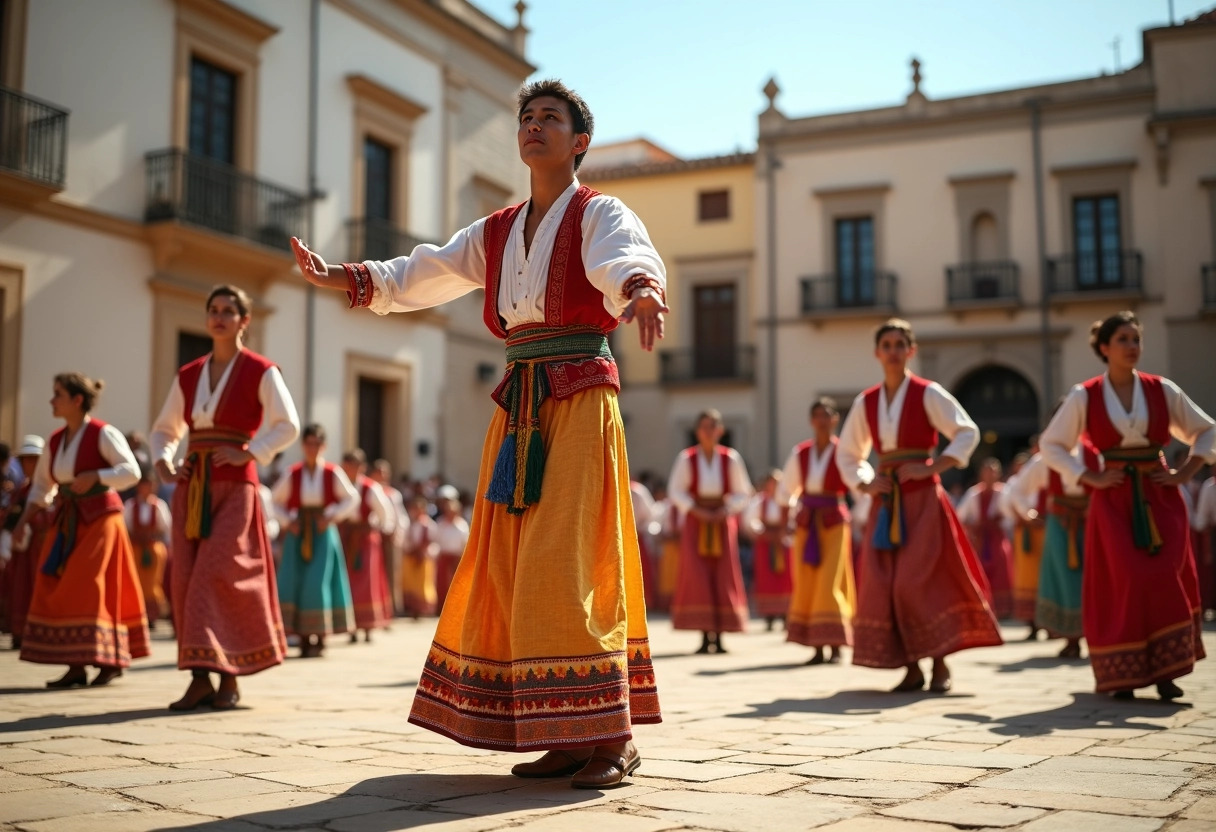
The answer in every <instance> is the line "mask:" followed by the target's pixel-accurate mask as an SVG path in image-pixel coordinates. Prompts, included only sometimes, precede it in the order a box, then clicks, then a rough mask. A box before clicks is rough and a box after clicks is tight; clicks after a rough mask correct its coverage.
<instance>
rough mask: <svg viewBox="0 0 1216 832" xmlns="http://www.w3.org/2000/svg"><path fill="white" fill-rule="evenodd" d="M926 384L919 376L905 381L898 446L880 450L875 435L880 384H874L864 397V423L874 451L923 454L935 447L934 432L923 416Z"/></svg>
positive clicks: (880, 447) (878, 439)
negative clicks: (906, 386)
mask: <svg viewBox="0 0 1216 832" xmlns="http://www.w3.org/2000/svg"><path fill="white" fill-rule="evenodd" d="M928 386H929V381H928V380H927V379H923V378H921V377H919V376H910V377H909V378H908V391H907V393H905V394H904V406H903V410H902V411H901V412H900V416H899V434H898V442H897V444H896V447H894V448H884V447H882V440H881V439H880V438H879V432H878V394H879V391H880V390H881V389H882V385H881V384H876V385H874V386H873V387H871V388H870V389H869V390H867V391H866V392H865V393H864V394H863V395H864V396H865V405H866V421H867V422H868V423H869V425H870V436H871V437H872V438H873V440H874V448H875V449H876V450H877V451H878V452H879V453H880V454H882V453H889V452H890V451H894V450H901V449H902V450H911V449H913V448H915V449H916V450H920V449H921V448H925V449H926V450H928V449H931V448H936V447H937V431H936V430H935V429H934V427H933V425H931V424H929V414H928V413H926V412H925V389H926V388H927V387H928Z"/></svg>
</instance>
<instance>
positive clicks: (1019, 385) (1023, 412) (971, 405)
mask: <svg viewBox="0 0 1216 832" xmlns="http://www.w3.org/2000/svg"><path fill="white" fill-rule="evenodd" d="M954 397H955V398H956V399H958V401H959V404H961V405H962V406H963V409H965V410H966V411H967V412H968V413H969V414H971V418H972V419H974V420H975V423H976V424H977V425H979V428H980V444H979V447H978V448H976V449H975V453H974V454H973V455H972V460H973V461H974V462H976V463H978V462H979V461H980V460H982V459H984V458H985V457H989V456H994V457H996V458H997V459H999V460H1000V461H1001V464H1002V465H1006V466H1008V465H1009V463H1010V461H1011V460H1012V459H1013V457H1014V455H1015V454H1017V453H1018V452H1020V451H1023V450H1025V449H1026V448H1027V447H1029V445H1030V437H1031V436H1033V435H1034V434H1036V433H1038V432H1039V397H1038V394H1037V393H1035V391H1034V388H1033V387H1032V386H1031V385H1030V382H1029V381H1027V380H1026V377H1025V376H1023V375H1022V374H1021V373H1019V372H1017V371H1016V370H1011V369H1009V368H1008V367H1002V366H999V365H996V364H989V365H987V366H984V367H980V368H978V369H976V370H973V371H972V372H970V373H968V374H967V375H966V376H964V377H963V379H962V381H960V382H959V383H958V384H957V385H956V386H955V391H954Z"/></svg>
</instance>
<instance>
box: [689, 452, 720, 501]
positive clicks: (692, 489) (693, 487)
mask: <svg viewBox="0 0 1216 832" xmlns="http://www.w3.org/2000/svg"><path fill="white" fill-rule="evenodd" d="M700 451H701V449H700V447H698V446H697V445H693V446H692V447H691V448H689V449H688V450H686V451H684V454H685V455H686V456H687V457H688V467H689V471H690V472H691V481H690V483H689V486H688V491H689V493H691V494H692V496H693V499H694V500H700V499H701V483H700V467H701V466H700V465H698V464H697V454H698V453H700ZM717 451H718V461H719V462H720V463H721V465H722V498H723V499H725V498H726V495H727V494H729V493H730V451H728V450H727V448H726V446H725V445H719V446H718V447H717ZM705 499H710V498H708V497H707V498H705Z"/></svg>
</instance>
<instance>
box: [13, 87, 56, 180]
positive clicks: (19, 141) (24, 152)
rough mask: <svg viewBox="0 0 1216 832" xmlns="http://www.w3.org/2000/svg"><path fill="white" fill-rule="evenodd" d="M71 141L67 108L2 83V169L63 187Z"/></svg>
mask: <svg viewBox="0 0 1216 832" xmlns="http://www.w3.org/2000/svg"><path fill="white" fill-rule="evenodd" d="M67 143H68V113H67V110H61V109H59V108H58V107H55V106H53V105H51V104H48V103H46V102H45V101H39V100H38V99H37V98H31V97H30V96H28V95H25V94H24V93H19V92H17V91H16V90H10V89H9V88H8V87H0V170H4V171H7V172H9V173H15V174H17V175H19V176H22V177H24V178H26V179H30V180H32V181H34V182H36V183H38V184H40V185H46V186H50V187H51V188H54V189H57V190H62V188H63V180H64V178H65V175H66V168H67Z"/></svg>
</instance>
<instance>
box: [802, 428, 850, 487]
mask: <svg viewBox="0 0 1216 832" xmlns="http://www.w3.org/2000/svg"><path fill="white" fill-rule="evenodd" d="M839 444H840V440H839V439H837V438H836V437H835V436H833V437H832V447H831V450H830V451H828V460H827V468H826V469H825V470H824V472H823V492H822V493H824V494H844V493H845V492H846V491H848V486H846V485H845V484H844V479H843V478H842V477H841V476H840V468H839V467H838V466H837V465H836V447H837V446H838V445H839ZM814 448H815V440H814V439H808V440H807V441H805V442H802V443H800V444H799V445H798V448H797V451H798V465H799V466H800V467H799V470H800V471H802V482H800V483H798V487H799V488H805V487H806V478H807V476H808V475H809V474H810V471H811V452H812V451H813V450H814ZM791 490H792V489H791Z"/></svg>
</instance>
